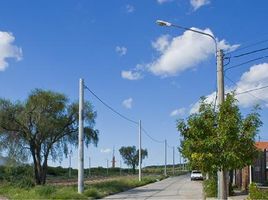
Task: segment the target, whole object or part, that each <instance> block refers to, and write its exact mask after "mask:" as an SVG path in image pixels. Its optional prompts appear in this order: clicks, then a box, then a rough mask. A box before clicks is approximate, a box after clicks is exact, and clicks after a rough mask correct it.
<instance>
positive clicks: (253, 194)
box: [249, 183, 268, 199]
mask: <svg viewBox="0 0 268 200" xmlns="http://www.w3.org/2000/svg"><path fill="white" fill-rule="evenodd" d="M249 198H250V199H268V192H267V191H261V190H260V189H259V188H258V187H257V185H256V183H252V184H250V186H249Z"/></svg>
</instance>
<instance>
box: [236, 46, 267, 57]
mask: <svg viewBox="0 0 268 200" xmlns="http://www.w3.org/2000/svg"><path fill="white" fill-rule="evenodd" d="M265 50H268V47H265V48H262V49H257V50H253V51H249V52H246V53H242V54H240V55H236V56H232V58H239V57H242V56H247V55H250V54H253V53H258V52H261V51H265Z"/></svg>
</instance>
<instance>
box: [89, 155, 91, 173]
mask: <svg viewBox="0 0 268 200" xmlns="http://www.w3.org/2000/svg"><path fill="white" fill-rule="evenodd" d="M90 176H91V159H90V156H89V157H88V177H90Z"/></svg>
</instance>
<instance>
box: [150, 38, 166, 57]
mask: <svg viewBox="0 0 268 200" xmlns="http://www.w3.org/2000/svg"><path fill="white" fill-rule="evenodd" d="M169 45H170V36H169V35H162V36H160V37H159V38H157V39H156V41H154V42H152V47H153V48H154V49H155V50H157V51H159V52H160V53H163V52H165V50H166V49H167V48H168V47H169Z"/></svg>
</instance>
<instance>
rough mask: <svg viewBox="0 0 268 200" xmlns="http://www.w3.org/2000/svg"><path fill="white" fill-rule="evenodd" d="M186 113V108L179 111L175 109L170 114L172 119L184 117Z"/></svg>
mask: <svg viewBox="0 0 268 200" xmlns="http://www.w3.org/2000/svg"><path fill="white" fill-rule="evenodd" d="M185 113H186V108H179V109H175V110H173V111H172V112H171V113H170V116H171V117H174V116H183V115H185Z"/></svg>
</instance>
